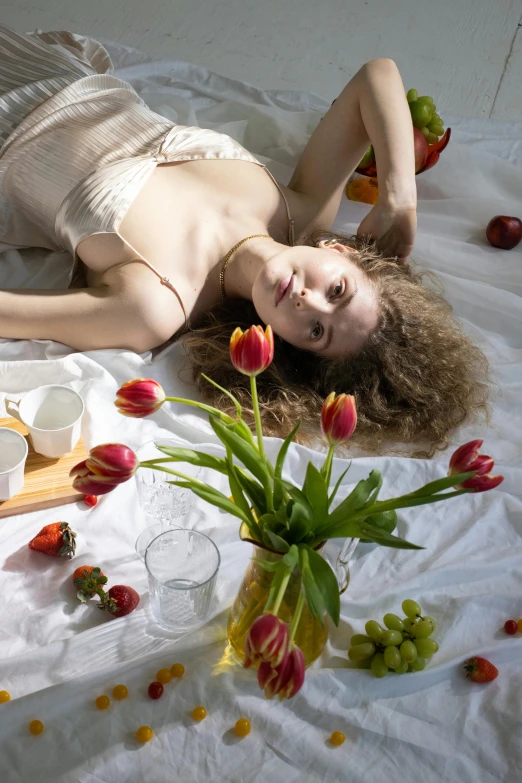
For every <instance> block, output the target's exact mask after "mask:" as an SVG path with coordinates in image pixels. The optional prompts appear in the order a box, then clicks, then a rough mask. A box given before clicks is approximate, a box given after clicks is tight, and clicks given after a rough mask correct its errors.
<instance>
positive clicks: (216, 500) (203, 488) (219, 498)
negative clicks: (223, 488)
mask: <svg viewBox="0 0 522 783" xmlns="http://www.w3.org/2000/svg"><path fill="white" fill-rule="evenodd" d="M168 483H169V484H174V486H176V487H184V488H185V489H191V490H192V492H193V493H194V494H195V495H197V496H198V497H199V498H201V499H202V500H206V502H207V503H210V504H211V505H212V506H217V507H218V508H222V509H223V511H228V513H229V514H232V516H234V517H238V519H240V520H241V521H242V522H244V523H245V524H246V525H248V522H249V520H248V518H247V517H246V516H245V514H244V513H243V512H242V511H241V509H240V508H239V506H237V505H236V504H235V503H233V502H232V501H231V500H229V499H228V498H227V496H226V495H223V493H222V492H219V491H218V490H217V489H214V487H209V486H208V484H201V485H200V486H198V485H197V484H195V483H194V482H192V481H169V482H168Z"/></svg>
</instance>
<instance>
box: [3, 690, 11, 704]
mask: <svg viewBox="0 0 522 783" xmlns="http://www.w3.org/2000/svg"><path fill="white" fill-rule="evenodd" d="M6 701H11V694H10V693H9V691H0V704H5V703H6Z"/></svg>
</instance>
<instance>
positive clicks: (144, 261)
mask: <svg viewBox="0 0 522 783" xmlns="http://www.w3.org/2000/svg"><path fill="white" fill-rule="evenodd" d="M118 236H120V235H119V234H118ZM120 239H121V240H123V242H125V244H126V245H127V246H128V247H130V249H131V250H132V252H133V253H136V256H137V257H136V258H130V259H129V260H128V261H122V262H121V263H119V264H114V266H112V267H111V269H117V268H118V267H121V266H126V265H127V264H133V263H134V262H135V261H139V262H140V263H141V264H145V266H147V267H148V268H149V269H150V270H151V271H152V272H154V274H155V275H157V277H159V279H160V281H161V284H162V285H166V286H167V288H170V290H171V291H172V293H173V294H175V296H176V299H177V300H178V302H179V305H180V307H181V309H182V311H183V316H184V318H185V327H188V326H189V319H188V318H187V312H186V310H185V306H184V304H183V300H182V298H181V296H180V295H179V293H178V292H177V290H176V289H175V288H174V286H173V285H172V283H171V282H170V280H169V278H168V277H164V276H163V275H162V274H161V272H160V271H158V270H157V269H156V267H155V266H153V264H151V263H150V261H147V259H146V258H143V256H142V255H141V253H138V251H137V250H136V248H135V247H133V246H132V245H131V244H130V242H128V241H127V240H126V239H123V237H122V236H120Z"/></svg>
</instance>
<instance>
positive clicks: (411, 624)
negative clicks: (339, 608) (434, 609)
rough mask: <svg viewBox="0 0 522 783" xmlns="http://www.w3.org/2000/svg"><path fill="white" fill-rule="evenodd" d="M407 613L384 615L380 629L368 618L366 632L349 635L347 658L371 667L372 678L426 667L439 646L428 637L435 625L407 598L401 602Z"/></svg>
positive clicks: (403, 609) (420, 669) (416, 670)
mask: <svg viewBox="0 0 522 783" xmlns="http://www.w3.org/2000/svg"><path fill="white" fill-rule="evenodd" d="M402 611H403V612H404V614H405V615H406V616H405V617H404V618H403V619H401V618H400V617H399V616H398V615H396V614H385V615H384V617H383V623H384V625H385V626H386V628H383V627H382V626H381V625H380V624H379V623H378V622H376V621H375V620H368V622H367V623H366V625H365V630H366V634H367V635H364V634H361V633H357V634H355V636H352V641H351V647H350V649H349V650H348V657H349V659H350V660H351V661H356V662H357V663H360V664H361V665H362V666H363V667H364V668H370V669H371V671H372V674H373V675H374V676H375V677H384V675H385V674H387V672H388V670H389V669H391V670H392V671H394V672H396V673H397V674H405V673H406V672H420V671H422V669H424V668H425V666H426V659H428V658H431V656H432V655H434V653H436V652H437V650H438V649H439V645H438V644H437V642H436V641H435V640H434V639H430V636H431V635H432V634H433V633H434V631H435V630H436V628H437V625H436V623H435V620H434V619H433V618H432V617H423V616H422V614H421V608H420V606H419V604H418V603H417V602H416V601H413V600H412V599H411V598H407V599H406V600H405V601H403V602H402Z"/></svg>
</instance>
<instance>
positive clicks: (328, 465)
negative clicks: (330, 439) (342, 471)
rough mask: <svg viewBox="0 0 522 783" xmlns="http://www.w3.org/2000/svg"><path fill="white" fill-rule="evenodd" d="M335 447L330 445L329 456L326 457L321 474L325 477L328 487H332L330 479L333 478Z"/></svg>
mask: <svg viewBox="0 0 522 783" xmlns="http://www.w3.org/2000/svg"><path fill="white" fill-rule="evenodd" d="M334 449H335V446H333V445H332V444H330V446H329V448H328V454H327V455H326V459H325V461H324V465H323V467H322V470H321V473H322V474H323V476H324V479H325V482H326V486H327V487H329V486H330V479H331V477H332V462H333V454H334Z"/></svg>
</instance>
